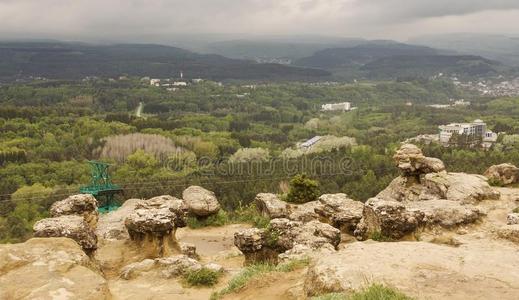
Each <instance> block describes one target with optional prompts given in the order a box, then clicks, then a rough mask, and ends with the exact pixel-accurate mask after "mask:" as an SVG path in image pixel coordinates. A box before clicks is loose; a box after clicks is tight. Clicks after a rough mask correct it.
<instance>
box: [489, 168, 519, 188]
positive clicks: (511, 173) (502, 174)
mask: <svg viewBox="0 0 519 300" xmlns="http://www.w3.org/2000/svg"><path fill="white" fill-rule="evenodd" d="M483 175H484V176H485V177H487V178H488V179H489V180H492V181H494V182H500V183H503V184H505V185H509V184H514V183H519V168H518V167H516V166H514V165H512V164H500V165H494V166H491V167H490V168H488V169H487V170H486V171H485V173H483Z"/></svg>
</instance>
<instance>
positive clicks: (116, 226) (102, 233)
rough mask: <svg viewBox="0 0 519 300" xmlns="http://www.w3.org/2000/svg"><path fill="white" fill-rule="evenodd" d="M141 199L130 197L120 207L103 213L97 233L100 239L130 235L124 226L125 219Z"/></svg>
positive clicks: (120, 238)
mask: <svg viewBox="0 0 519 300" xmlns="http://www.w3.org/2000/svg"><path fill="white" fill-rule="evenodd" d="M141 201H142V200H140V199H128V200H126V201H125V202H124V203H123V205H122V206H121V207H119V209H117V210H115V211H111V212H108V213H106V214H103V215H102V217H101V218H99V222H98V223H97V229H96V234H97V236H98V237H99V238H100V239H106V240H126V239H128V238H129V237H130V236H129V235H128V230H127V229H126V226H124V220H125V219H126V217H127V216H129V215H130V214H131V213H132V212H133V211H134V210H135V208H136V207H137V204H138V203H139V202H141Z"/></svg>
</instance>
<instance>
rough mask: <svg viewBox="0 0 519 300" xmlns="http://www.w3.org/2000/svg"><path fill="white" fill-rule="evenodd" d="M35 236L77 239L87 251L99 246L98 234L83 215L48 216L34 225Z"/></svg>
mask: <svg viewBox="0 0 519 300" xmlns="http://www.w3.org/2000/svg"><path fill="white" fill-rule="evenodd" d="M33 230H34V236H35V237H67V238H71V239H73V240H74V241H76V242H77V243H78V244H79V245H80V246H81V247H82V248H83V249H84V250H85V251H86V252H91V251H93V250H95V249H96V248H97V236H96V235H95V233H94V231H93V230H92V228H91V227H90V226H89V225H88V224H87V223H86V222H85V220H84V219H83V217H81V216H75V215H69V216H60V217H56V218H47V219H43V220H40V221H38V222H36V223H35V224H34V226H33Z"/></svg>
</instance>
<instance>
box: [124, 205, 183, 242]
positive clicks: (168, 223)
mask: <svg viewBox="0 0 519 300" xmlns="http://www.w3.org/2000/svg"><path fill="white" fill-rule="evenodd" d="M175 218H176V215H175V214H174V213H172V212H171V211H170V210H169V209H168V208H150V209H143V208H140V209H136V210H135V211H134V212H133V213H132V214H130V215H129V216H128V217H127V218H126V220H125V221H124V224H125V225H126V228H127V229H128V233H129V234H130V237H131V238H132V239H133V238H134V237H135V236H136V235H139V234H147V233H152V234H156V235H167V234H169V233H171V231H172V230H173V229H174V228H175Z"/></svg>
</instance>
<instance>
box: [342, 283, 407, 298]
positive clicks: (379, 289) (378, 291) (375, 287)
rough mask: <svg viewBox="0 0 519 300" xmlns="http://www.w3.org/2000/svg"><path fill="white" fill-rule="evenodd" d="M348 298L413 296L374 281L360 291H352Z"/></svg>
mask: <svg viewBox="0 0 519 300" xmlns="http://www.w3.org/2000/svg"><path fill="white" fill-rule="evenodd" d="M348 300H413V298H411V297H409V296H407V295H405V294H403V293H402V292H400V291H398V290H396V289H393V288H390V287H387V286H384V285H382V284H379V283H374V284H372V285H370V286H369V287H367V288H365V289H363V290H361V291H358V292H355V293H353V294H352V295H350V296H349V297H348Z"/></svg>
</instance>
